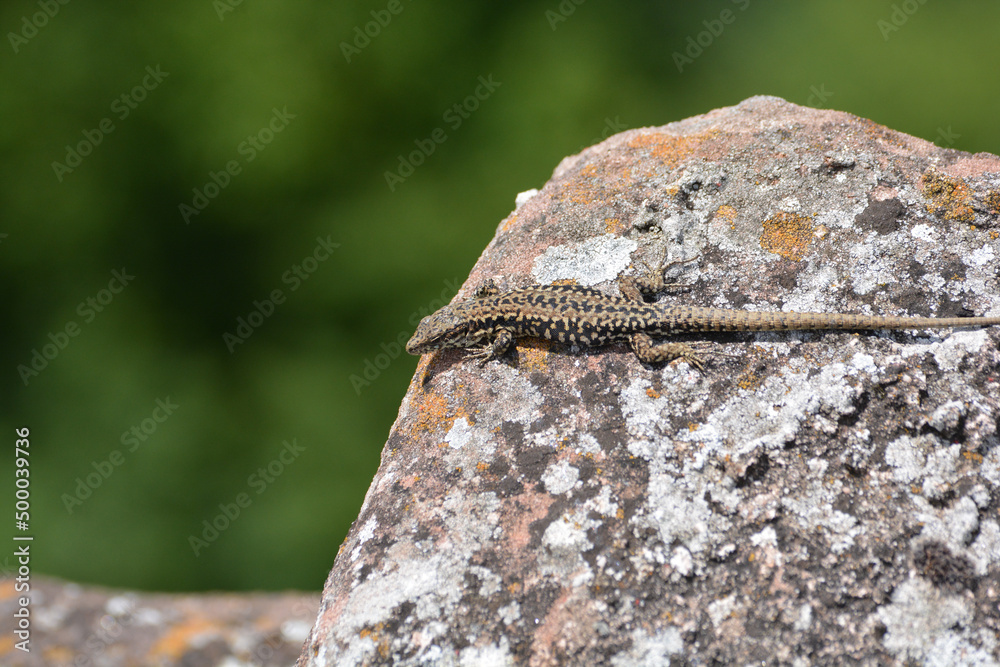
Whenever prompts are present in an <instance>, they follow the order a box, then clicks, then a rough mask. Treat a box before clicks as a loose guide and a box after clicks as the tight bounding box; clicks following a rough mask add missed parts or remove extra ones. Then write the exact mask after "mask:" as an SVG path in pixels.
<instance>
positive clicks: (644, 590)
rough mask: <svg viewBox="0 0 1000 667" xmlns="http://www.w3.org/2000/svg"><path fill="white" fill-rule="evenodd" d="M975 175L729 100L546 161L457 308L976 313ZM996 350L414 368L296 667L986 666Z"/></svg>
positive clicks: (844, 341)
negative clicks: (547, 299)
mask: <svg viewBox="0 0 1000 667" xmlns="http://www.w3.org/2000/svg"><path fill="white" fill-rule="evenodd" d="M998 174H1000V158H997V157H995V156H990V155H986V154H980V155H977V156H969V155H965V154H962V153H960V152H957V151H952V150H943V149H939V148H937V147H935V146H933V145H932V144H930V143H928V142H925V141H922V140H919V139H916V138H914V137H909V136H906V135H903V134H899V133H896V132H893V131H892V130H889V129H887V128H884V127H880V126H878V125H875V124H874V123H872V122H870V121H866V120H863V119H859V118H857V117H854V116H851V115H848V114H844V113H839V112H834V111H819V110H814V109H806V108H802V107H797V106H795V105H792V104H788V103H787V102H784V101H782V100H779V99H776V98H752V99H749V100H747V101H745V102H743V103H742V104H740V105H739V106H736V107H732V108H729V109H721V110H717V111H714V112H712V113H710V114H707V115H705V116H700V117H698V118H692V119H688V120H685V121H681V122H679V123H672V124H670V125H667V126H664V127H658V128H644V129H640V130H632V131H629V132H625V133H622V134H620V135H616V136H614V137H611V138H609V139H608V140H607V141H605V142H603V143H602V144H600V145H599V146H596V147H592V148H589V149H586V150H585V151H583V152H582V153H580V154H579V155H576V156H572V157H569V158H567V159H565V160H563V162H562V163H561V164H560V165H559V166H558V168H557V169H556V172H555V174H554V175H553V177H552V179H551V180H550V181H549V182H548V183H547V184H545V186H544V187H542V188H541V189H540V190H539V191H538V192H537V193H534V194H533V195H532V196H530V197H522V198H521V199H520V200H519V205H518V208H517V209H516V211H514V212H513V213H512V214H511V216H510V217H509V218H508V219H507V220H505V221H503V222H502V223H501V224H500V225H499V227H498V230H497V235H496V237H495V238H494V240H493V241H492V242H491V243H490V245H489V246H488V247H487V248H486V250H485V251H484V253H483V256H482V257H481V258H480V260H479V262H478V263H477V265H476V267H475V268H474V269H473V271H472V274H471V276H470V279H469V281H468V282H467V284H466V286H465V287H463V289H462V291H461V292H460V294H461V296H460V297H459V298H467V297H468V296H469V295H471V294H472V292H473V291H474V290H475V288H476V286H478V285H479V284H480V283H481V282H482V281H483V280H484V279H485V278H494V279H497V278H499V280H500V282H501V283H503V285H502V286H504V287H515V286H524V285H528V284H532V283H536V282H539V283H547V282H553V281H570V282H575V283H578V284H581V285H591V286H595V287H596V288H597V289H600V290H603V291H606V292H608V293H615V290H616V287H615V285H614V280H615V278H617V277H619V276H621V275H623V274H624V275H634V274H635V273H636V272H638V271H642V270H644V269H645V268H647V267H652V266H655V265H657V264H659V263H661V262H663V261H671V260H690V261H685V262H684V263H682V264H677V265H675V266H672V267H671V268H670V274H669V276H668V279H669V280H670V281H671V282H676V283H682V284H683V285H685V286H686V289H683V290H674V291H671V292H667V293H664V294H660V295H655V297H654V298H655V299H657V300H659V301H661V302H674V303H690V304H696V305H709V306H713V305H714V306H724V307H730V308H740V309H744V310H755V311H764V310H777V311H782V310H784V311H788V310H799V311H805V310H813V311H825V312H847V313H872V314H911V315H928V316H944V315H948V316H957V315H962V314H997V313H1000V275H998V273H997V271H996V264H997V258H998V257H1000V235H998V234H997V233H996V230H997V229H1000V223H998V218H997V215H998V213H997V211H1000V208H998V207H995V206H993V204H992V203H991V202H994V203H995V202H998V201H1000V199H998V198H997V195H996V192H997V191H998V185H1000V176H998ZM970 216H971V217H970ZM998 329H1000V328H998V327H992V328H987V329H980V330H954V331H948V330H941V331H934V332H926V331H901V332H883V333H877V334H873V333H869V332H855V333H846V332H829V333H823V332H771V333H745V334H726V335H722V334H720V335H706V336H704V337H700V338H694V339H693V340H691V339H690V337H680V336H679V337H677V338H678V340H685V341H686V342H691V343H694V344H698V345H701V346H702V347H703V348H704V349H705V353H704V356H705V357H706V358H707V359H708V363H707V366H706V370H705V372H704V373H700V372H698V371H697V370H696V369H695V368H693V367H692V366H691V365H690V364H688V363H687V362H683V361H678V362H675V363H671V364H667V365H665V366H649V365H644V364H642V363H640V362H639V361H638V360H637V359H636V357H635V355H634V354H633V353H632V351H631V350H630V349H629V347H628V345H625V344H618V345H612V346H608V347H605V348H598V349H593V350H591V349H579V348H577V347H574V346H561V345H557V344H551V343H539V342H537V341H531V340H523V341H518V344H517V345H516V347H515V349H513V350H512V351H511V352H509V353H508V354H506V355H504V356H502V357H501V358H499V359H496V360H493V361H489V362H487V363H485V364H482V365H481V364H480V363H479V362H478V361H476V360H472V359H469V358H468V357H467V356H466V354H465V353H464V352H462V351H457V350H445V351H442V352H438V353H434V354H430V355H426V356H425V357H424V358H423V359H422V361H421V363H420V365H419V366H418V369H417V373H416V375H415V377H414V380H413V382H412V384H411V386H410V388H409V391H408V392H407V395H406V397H405V398H404V400H403V404H402V406H401V408H400V412H399V417H398V419H397V420H396V423H395V424H394V425H393V428H392V431H391V433H390V435H389V439H388V442H387V443H386V448H385V451H384V453H383V458H382V465H381V467H380V469H379V471H378V473H377V475H376V477H375V479H374V480H373V482H372V486H371V489H370V491H369V493H368V496H367V497H366V499H365V502H364V505H363V506H362V509H361V512H360V514H359V517H358V520H357V522H356V523H355V525H354V527H353V529H352V531H351V532H350V534H349V535H348V537H347V539H346V540H345V543H344V546H343V548H342V550H341V552H340V554H339V555H338V556H337V559H336V562H335V564H334V567H333V571H332V572H331V574H330V578H329V580H328V582H327V587H326V590H325V592H324V599H323V606H322V608H321V612H320V615H319V618H318V620H317V623H316V625H315V627H314V628H313V631H312V635H311V637H310V639H309V641H308V642H307V643H306V647H305V650H304V652H303V655H302V658H301V660H300V664H301V665H356V664H358V665H360V664H396V665H423V664H443V665H473V664H491V665H492V664H498V665H504V664H531V665H560V664H595V665H596V664H609V665H616V666H619V667H625V666H627V665H646V664H675V663H676V664H761V663H763V664H774V663H777V664H803V665H806V664H872V665H874V664H907V662H909V663H915V664H974V665H990V664H997V661H998V659H1000V585H998V583H997V582H998V581H1000V513H998V512H1000V431H998V429H1000V351H998V344H1000V330H998ZM713 352H715V353H718V354H713Z"/></svg>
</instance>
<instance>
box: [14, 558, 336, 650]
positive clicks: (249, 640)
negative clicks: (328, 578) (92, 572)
mask: <svg viewBox="0 0 1000 667" xmlns="http://www.w3.org/2000/svg"><path fill="white" fill-rule="evenodd" d="M30 585H31V591H30V595H31V606H30V607H29V610H30V613H31V616H30V620H31V642H30V649H31V652H30V653H24V652H23V651H20V650H18V649H17V648H16V647H15V642H16V641H18V639H17V638H16V637H15V636H14V627H13V621H14V612H15V611H16V610H17V609H19V608H20V607H19V605H18V603H17V599H18V597H19V596H21V595H23V593H21V592H18V591H17V590H15V581H14V579H13V578H10V579H7V580H6V581H3V582H2V583H0V630H2V634H0V665H5V666H6V665H23V666H24V667H70V666H72V667H133V666H135V665H155V666H161V665H164V666H165V665H184V666H185V667H209V666H214V665H225V666H227V667H241V666H246V667H250V666H251V665H252V666H254V667H279V666H285V665H290V664H292V662H293V661H294V660H295V656H297V655H298V654H299V651H300V650H301V648H302V642H303V640H304V639H305V637H306V635H307V633H308V632H309V626H310V624H311V623H312V621H313V619H314V618H315V617H316V609H317V608H318V607H319V596H318V595H315V594H306V593H248V594H234V593H218V594H199V595H168V594H162V593H136V592H134V591H116V590H108V589H103V588H97V587H95V586H80V585H79V584H72V583H67V582H62V581H58V580H55V579H48V578H45V577H39V576H32V577H31V581H30Z"/></svg>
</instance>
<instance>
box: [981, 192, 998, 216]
mask: <svg viewBox="0 0 1000 667" xmlns="http://www.w3.org/2000/svg"><path fill="white" fill-rule="evenodd" d="M983 203H984V204H986V208H988V209H989V211H990V213H992V214H994V215H996V214H998V213H1000V190H990V191H989V192H987V193H986V196H985V197H983Z"/></svg>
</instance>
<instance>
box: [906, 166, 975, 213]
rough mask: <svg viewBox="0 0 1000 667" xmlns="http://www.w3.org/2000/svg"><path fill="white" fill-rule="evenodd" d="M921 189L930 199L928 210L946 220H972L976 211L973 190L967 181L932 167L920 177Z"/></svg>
mask: <svg viewBox="0 0 1000 667" xmlns="http://www.w3.org/2000/svg"><path fill="white" fill-rule="evenodd" d="M920 182H921V190H922V191H923V193H924V196H925V197H927V199H929V200H930V202H929V203H928V204H927V212H928V213H932V214H934V215H940V216H941V217H943V218H944V219H945V220H961V221H962V222H972V221H973V220H974V219H975V217H976V214H975V211H974V210H973V208H972V203H973V201H972V191H971V190H970V189H969V186H968V185H966V183H965V181H963V180H962V179H960V178H954V177H951V176H947V175H945V174H942V173H941V172H939V171H936V170H934V169H930V170H928V171H927V172H925V173H924V175H923V176H922V177H921V179H920Z"/></svg>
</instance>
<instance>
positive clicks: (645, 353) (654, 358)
mask: <svg viewBox="0 0 1000 667" xmlns="http://www.w3.org/2000/svg"><path fill="white" fill-rule="evenodd" d="M631 343H632V351H633V352H635V356H637V357H639V361H644V362H646V363H647V364H658V363H663V362H666V361H673V360H674V359H683V360H684V361H686V362H688V363H689V364H691V365H692V366H694V367H695V368H697V369H698V370H699V371H701V372H702V373H704V372H705V367H704V366H703V365H702V359H701V357H699V356H698V355H697V354H695V350H694V348H693V347H691V346H690V345H685V344H684V343H659V344H657V343H654V342H653V339H652V338H651V337H650V336H649V335H648V334H644V333H636V334H632V340H631Z"/></svg>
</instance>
